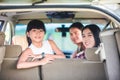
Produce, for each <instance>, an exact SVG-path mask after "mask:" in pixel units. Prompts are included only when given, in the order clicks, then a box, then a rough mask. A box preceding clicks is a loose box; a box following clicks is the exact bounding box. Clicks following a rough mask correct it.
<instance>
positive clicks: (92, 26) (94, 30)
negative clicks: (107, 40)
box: [82, 24, 100, 47]
mask: <svg viewBox="0 0 120 80" xmlns="http://www.w3.org/2000/svg"><path fill="white" fill-rule="evenodd" d="M87 28H88V29H90V31H91V32H92V34H93V36H94V39H95V46H94V47H98V46H99V44H100V38H99V34H100V28H99V27H98V26H97V25H95V24H90V25H86V26H85V27H84V28H83V29H82V32H83V31H84V30H85V29H87Z"/></svg>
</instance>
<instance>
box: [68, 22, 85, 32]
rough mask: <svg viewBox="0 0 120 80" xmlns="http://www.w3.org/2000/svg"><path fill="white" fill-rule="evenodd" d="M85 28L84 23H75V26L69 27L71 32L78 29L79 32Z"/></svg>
mask: <svg viewBox="0 0 120 80" xmlns="http://www.w3.org/2000/svg"><path fill="white" fill-rule="evenodd" d="M83 27H84V26H83V24H82V23H80V22H75V23H73V24H72V25H71V26H70V27H69V30H70V29H71V28H78V29H79V30H82V28H83Z"/></svg>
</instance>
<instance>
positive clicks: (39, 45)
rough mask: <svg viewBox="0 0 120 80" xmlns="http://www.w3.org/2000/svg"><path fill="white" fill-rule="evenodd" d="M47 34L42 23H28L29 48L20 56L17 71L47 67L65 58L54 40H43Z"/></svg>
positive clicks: (33, 21)
mask: <svg viewBox="0 0 120 80" xmlns="http://www.w3.org/2000/svg"><path fill="white" fill-rule="evenodd" d="M45 33H46V29H45V26H44V23H43V22H42V21H39V20H32V21H30V22H29V23H28V25H27V30H26V34H27V40H28V45H29V47H28V48H27V49H26V50H25V51H23V53H22V55H21V56H20V58H19V60H18V63H17V69H21V68H30V67H35V66H39V65H45V64H47V63H50V62H51V61H53V60H54V59H55V58H65V56H64V54H63V53H62V52H61V50H60V49H59V48H58V47H57V46H56V44H55V43H54V42H53V41H52V40H45V41H44V40H43V38H44V35H45ZM53 51H54V52H53ZM54 53H55V55H54Z"/></svg>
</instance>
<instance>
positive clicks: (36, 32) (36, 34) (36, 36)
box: [27, 29, 45, 42]
mask: <svg viewBox="0 0 120 80" xmlns="http://www.w3.org/2000/svg"><path fill="white" fill-rule="evenodd" d="M44 34H45V33H44V31H43V29H31V30H30V31H29V32H27V36H28V37H30V39H31V40H32V42H41V41H42V40H43V38H44Z"/></svg>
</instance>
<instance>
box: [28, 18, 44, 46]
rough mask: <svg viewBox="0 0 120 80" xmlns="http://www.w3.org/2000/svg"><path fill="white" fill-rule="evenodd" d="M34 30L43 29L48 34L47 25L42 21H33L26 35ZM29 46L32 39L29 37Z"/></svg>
mask: <svg viewBox="0 0 120 80" xmlns="http://www.w3.org/2000/svg"><path fill="white" fill-rule="evenodd" d="M32 29H43V31H44V32H45V33H46V29H45V25H44V23H43V22H42V21H40V20H37V19H34V20H31V21H30V22H29V23H28V25H27V29H26V33H27V32H29V31H30V30H32ZM27 41H28V46H29V45H30V44H31V39H30V38H29V37H28V36H27Z"/></svg>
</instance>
